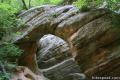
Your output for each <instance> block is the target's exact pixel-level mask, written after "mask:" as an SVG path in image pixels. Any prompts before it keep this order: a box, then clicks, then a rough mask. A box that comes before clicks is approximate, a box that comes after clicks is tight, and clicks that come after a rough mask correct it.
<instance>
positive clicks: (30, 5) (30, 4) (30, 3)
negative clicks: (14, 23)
mask: <svg viewBox="0 0 120 80" xmlns="http://www.w3.org/2000/svg"><path fill="white" fill-rule="evenodd" d="M30 7H31V0H29V9H30Z"/></svg>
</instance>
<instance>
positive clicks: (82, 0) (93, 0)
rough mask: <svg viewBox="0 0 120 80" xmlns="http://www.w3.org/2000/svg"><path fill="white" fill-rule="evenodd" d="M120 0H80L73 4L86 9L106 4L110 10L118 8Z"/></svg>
mask: <svg viewBox="0 0 120 80" xmlns="http://www.w3.org/2000/svg"><path fill="white" fill-rule="evenodd" d="M119 2H120V0H78V1H76V2H74V3H73V4H74V5H75V6H77V7H78V8H80V9H81V10H82V9H85V8H98V7H101V6H103V5H105V8H108V9H110V10H114V11H115V10H118V9H119V8H118V6H117V4H118V3H119Z"/></svg>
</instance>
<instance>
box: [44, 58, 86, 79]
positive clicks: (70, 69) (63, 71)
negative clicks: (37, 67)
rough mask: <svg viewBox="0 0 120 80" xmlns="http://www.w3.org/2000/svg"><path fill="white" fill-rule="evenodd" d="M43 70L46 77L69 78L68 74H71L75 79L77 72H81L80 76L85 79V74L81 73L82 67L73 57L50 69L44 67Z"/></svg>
mask: <svg viewBox="0 0 120 80" xmlns="http://www.w3.org/2000/svg"><path fill="white" fill-rule="evenodd" d="M42 72H43V74H44V75H45V76H46V77H48V78H49V79H51V80H67V79H68V78H69V77H68V76H71V77H72V78H73V79H74V78H77V77H75V75H74V74H76V73H78V74H79V76H78V77H79V78H81V79H85V76H84V75H83V74H80V72H81V70H80V67H79V66H78V65H77V64H76V63H75V61H74V60H73V59H72V58H71V59H67V60H65V61H63V62H61V63H59V64H57V65H55V66H53V67H50V68H48V69H44V70H42ZM76 75H77V74H76ZM73 79H70V80H73ZM76 80H77V79H76Z"/></svg>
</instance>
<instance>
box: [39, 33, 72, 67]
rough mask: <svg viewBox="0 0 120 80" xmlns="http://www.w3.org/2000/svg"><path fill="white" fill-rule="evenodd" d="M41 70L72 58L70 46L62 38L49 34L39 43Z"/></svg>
mask: <svg viewBox="0 0 120 80" xmlns="http://www.w3.org/2000/svg"><path fill="white" fill-rule="evenodd" d="M38 50H39V51H38V53H37V60H38V65H39V68H48V67H50V66H53V65H55V64H57V63H60V62H61V61H63V60H65V59H67V58H69V57H70V53H69V46H68V44H67V43H66V42H65V41H64V40H62V39H61V38H59V37H57V36H54V35H51V34H48V35H44V36H43V37H42V38H41V39H40V40H39V42H38Z"/></svg>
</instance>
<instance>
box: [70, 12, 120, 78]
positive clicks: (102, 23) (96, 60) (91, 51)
mask: <svg viewBox="0 0 120 80" xmlns="http://www.w3.org/2000/svg"><path fill="white" fill-rule="evenodd" d="M105 16H107V17H105ZM105 16H104V17H101V18H98V19H96V20H94V21H91V22H90V23H88V24H86V25H85V26H83V27H82V28H80V29H79V30H78V31H77V32H76V33H74V34H73V35H72V36H71V38H70V39H69V40H70V43H71V49H72V51H73V55H74V57H75V60H76V61H77V63H78V64H79V65H80V67H81V69H82V70H83V71H82V72H85V73H86V74H87V77H88V80H89V79H91V77H92V76H112V75H113V76H118V75H120V73H119V72H118V71H119V68H116V69H114V68H113V67H115V66H118V65H119V54H117V51H116V49H117V48H118V45H119V39H120V36H119V33H120V27H119V25H117V26H113V25H112V24H111V17H110V14H109V15H105ZM118 53H119V50H118ZM111 55H117V57H118V58H117V59H116V57H115V56H114V57H113V56H112V57H110V56H111ZM117 60H118V62H117ZM114 62H116V63H115V64H113V63H114ZM113 65H114V66H113ZM109 68H110V69H109ZM117 70H118V71H117Z"/></svg>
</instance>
